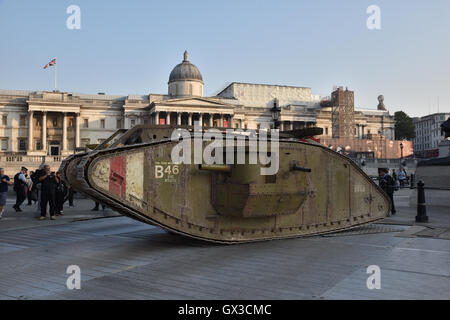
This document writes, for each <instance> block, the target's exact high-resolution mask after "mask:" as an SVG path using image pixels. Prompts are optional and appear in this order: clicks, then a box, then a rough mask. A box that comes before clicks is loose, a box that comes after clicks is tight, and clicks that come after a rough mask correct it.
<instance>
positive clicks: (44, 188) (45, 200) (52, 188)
mask: <svg viewBox="0 0 450 320" xmlns="http://www.w3.org/2000/svg"><path fill="white" fill-rule="evenodd" d="M39 182H40V183H41V217H40V220H45V218H46V216H47V204H48V205H49V207H50V219H52V220H55V194H56V186H57V184H58V183H59V178H58V177H57V176H56V174H55V173H54V172H51V171H50V166H49V165H44V173H43V174H42V175H41V177H39Z"/></svg>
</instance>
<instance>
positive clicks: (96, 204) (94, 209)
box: [91, 201, 106, 211]
mask: <svg viewBox="0 0 450 320" xmlns="http://www.w3.org/2000/svg"><path fill="white" fill-rule="evenodd" d="M99 205H100V202H97V201H95V207H94V208H92V210H91V211H98V207H99ZM105 209H106V207H105V205H104V204H103V203H102V210H103V211H105Z"/></svg>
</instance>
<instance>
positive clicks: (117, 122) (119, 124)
mask: <svg viewBox="0 0 450 320" xmlns="http://www.w3.org/2000/svg"><path fill="white" fill-rule="evenodd" d="M116 128H117V129H122V120H121V119H117V120H116Z"/></svg>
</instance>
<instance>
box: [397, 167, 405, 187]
mask: <svg viewBox="0 0 450 320" xmlns="http://www.w3.org/2000/svg"><path fill="white" fill-rule="evenodd" d="M398 181H399V182H400V188H403V187H404V186H405V181H406V172H405V169H403V168H401V169H400V171H399V173H398Z"/></svg>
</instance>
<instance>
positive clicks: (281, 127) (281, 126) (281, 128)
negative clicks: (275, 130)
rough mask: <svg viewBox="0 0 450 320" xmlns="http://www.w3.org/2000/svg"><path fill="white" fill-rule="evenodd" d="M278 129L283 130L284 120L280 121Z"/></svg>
mask: <svg viewBox="0 0 450 320" xmlns="http://www.w3.org/2000/svg"><path fill="white" fill-rule="evenodd" d="M280 131H284V121H281V125H280Z"/></svg>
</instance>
